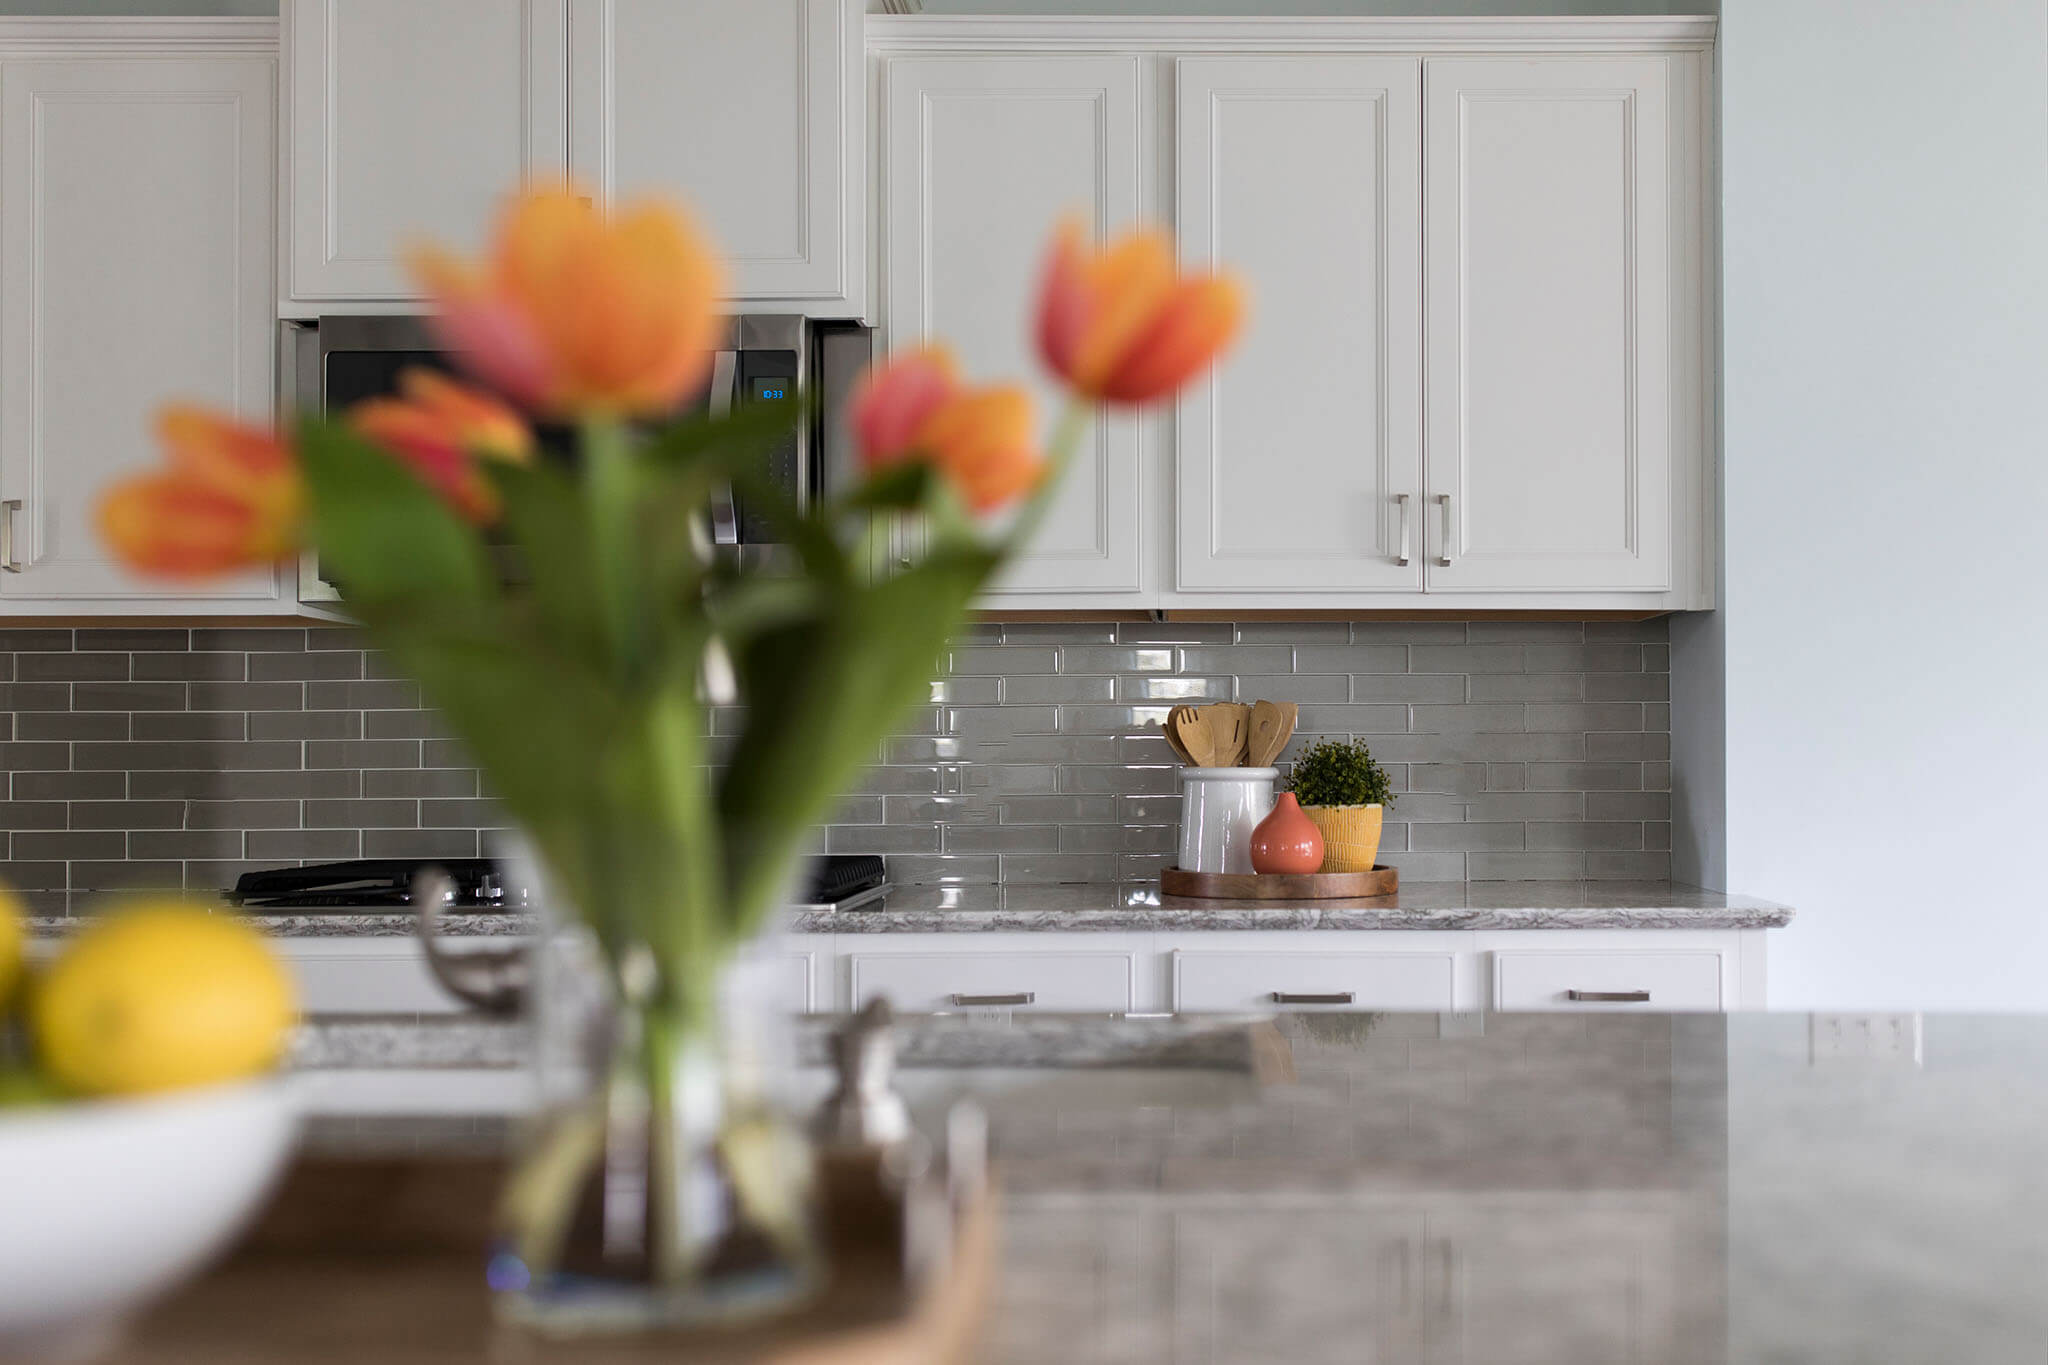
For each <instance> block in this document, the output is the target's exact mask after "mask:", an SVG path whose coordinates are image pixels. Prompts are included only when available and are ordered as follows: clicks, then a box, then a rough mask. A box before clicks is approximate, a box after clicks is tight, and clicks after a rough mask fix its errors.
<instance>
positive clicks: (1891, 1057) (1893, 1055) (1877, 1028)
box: [1807, 1014, 1920, 1066]
mask: <svg viewBox="0 0 2048 1365" xmlns="http://www.w3.org/2000/svg"><path fill="white" fill-rule="evenodd" d="M1807 1023H1808V1033H1807V1040H1808V1051H1807V1059H1808V1060H1809V1061H1810V1062H1812V1063H1813V1064H1814V1065H1815V1066H1818V1065H1820V1064H1821V1063H1822V1062H1838V1061H1844V1060H1847V1059H1850V1058H1857V1059H1861V1060H1864V1061H1873V1062H1905V1063H1908V1064H1909V1065H1912V1066H1918V1065H1920V1016H1919V1015H1918V1014H1813V1015H1808V1016H1807Z"/></svg>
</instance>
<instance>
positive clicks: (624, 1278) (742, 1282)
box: [488, 864, 820, 1335]
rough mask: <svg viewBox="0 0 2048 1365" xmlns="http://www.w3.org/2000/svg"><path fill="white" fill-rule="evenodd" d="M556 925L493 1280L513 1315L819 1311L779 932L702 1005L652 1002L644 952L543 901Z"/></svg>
mask: <svg viewBox="0 0 2048 1365" xmlns="http://www.w3.org/2000/svg"><path fill="white" fill-rule="evenodd" d="M527 875H528V876H529V882H528V884H529V885H535V884H536V881H537V879H534V878H533V876H532V873H531V868H530V864H529V871H528V874H527ZM536 899H537V900H538V901H539V903H540V904H541V905H542V906H543V907H548V906H553V905H555V904H557V903H558V902H556V901H554V900H553V898H551V897H549V896H547V895H545V894H542V895H539V896H538V897H536ZM541 922H542V928H541V930H540V932H539V933H537V935H536V937H535V940H534V948H533V972H532V977H531V982H532V990H531V996H530V1003H531V1010H532V1016H533V1026H534V1088H535V1094H536V1097H537V1105H536V1108H535V1110H534V1112H533V1114H532V1116H531V1118H530V1119H529V1120H528V1122H527V1125H526V1130H525V1132H524V1133H523V1134H522V1137H521V1140H520V1141H519V1143H518V1144H517V1152H516V1155H515V1159H514V1162H513V1166H512V1170H511V1173H510V1176H509V1179H508V1183H507V1186H506V1190H505V1195H504V1199H503V1202H502V1206H501V1209H500V1220H499V1226H500V1231H501V1235H500V1239H499V1241H498V1243H497V1245H496V1246H495V1247H494V1249H493V1253H492V1256H491V1260H490V1264H489V1270H488V1278H489V1283H490V1287H491V1289H492V1291H493V1297H494V1302H495V1304H496V1308H497V1312H498V1315H499V1317H500V1318H501V1319H502V1320H505V1321H508V1322H511V1323H516V1324H519V1325H521V1326H524V1327H528V1328H532V1329H535V1330H538V1331H540V1332H543V1333H545V1334H548V1335H578V1334H592V1333H625V1332H645V1331H652V1330H661V1329H664V1328H682V1327H689V1326H692V1325H701V1324H708V1323H730V1322H734V1321H744V1320H749V1319H755V1318H761V1317H768V1316H773V1315H775V1314H777V1313H781V1312H786V1311H789V1310H792V1309H794V1308H796V1307H798V1306H799V1305H801V1304H802V1303H804V1302H805V1301H806V1300H807V1299H808V1298H809V1297H810V1295H811V1294H812V1292H813V1291H814V1290H815V1288H816V1287H817V1285H818V1283H819V1279H820V1273H819V1272H820V1264H819V1243H818V1238H817V1233H816V1227H815V1218H814V1212H815V1204H814V1195H813V1179H812V1174H813V1173H812V1159H811V1151H810V1147H809V1144H808V1142H807V1141H806V1139H805V1137H804V1135H803V1132H802V1129H801V1127H800V1126H799V1125H798V1124H796V1123H795V1122H794V1121H793V1119H792V1118H791V1111H790V1107H789V1105H788V1102H787V1101H788V1098H789V1089H788V1087H789V1083H790V1078H791V1076H792V1074H793V1073H792V1067H793V1052H792V1046H791V1038H790V1031H789V1026H788V1019H787V1017H786V1015H785V1013H784V1011H783V1008H782V1002H781V1001H780V1000H779V999H778V997H777V993H776V990H775V985H776V980H777V976H776V969H777V968H778V967H779V966H780V965H781V959H780V955H779V954H775V953H774V952H773V951H772V944H773V942H774V936H772V935H771V936H768V937H764V938H763V939H761V940H759V941H757V942H755V943H752V944H747V945H742V946H741V947H740V948H739V949H738V950H737V951H735V952H734V953H733V954H732V955H731V957H730V958H729V959H728V960H727V961H726V962H725V963H724V964H723V966H722V968H721V969H719V970H718V971H717V972H716V973H715V974H712V973H707V978H708V979H709V980H710V982H711V986H710V988H709V989H708V991H707V992H706V994H707V995H708V996H709V999H708V1000H707V1001H705V1002H702V1003H701V1004H700V1006H699V1007H698V1008H697V1009H695V1010H694V1011H692V1012H690V1013H688V1014H685V1013H682V1012H680V1011H678V1010H675V1009H674V1008H672V1007H664V1006H660V1005H656V1004H654V1003H652V1002H651V1001H650V1000H649V999H648V998H646V993H645V992H644V991H643V990H642V989H641V987H642V982H643V979H644V977H645V975H646V974H647V973H649V972H651V971H652V970H653V967H652V956H651V954H650V953H649V952H648V951H647V950H646V949H645V947H644V945H633V944H626V945H612V946H611V949H610V951H606V950H605V948H604V947H602V946H601V945H600V943H599V941H598V939H597V937H596V936H595V935H594V934H593V933H592V932H591V931H590V929H589V928H588V927H587V926H586V925H585V924H584V923H583V922H582V921H581V920H579V919H577V918H575V917H571V916H564V915H560V914H556V913H552V912H551V911H549V910H546V909H544V910H543V912H542V914H541Z"/></svg>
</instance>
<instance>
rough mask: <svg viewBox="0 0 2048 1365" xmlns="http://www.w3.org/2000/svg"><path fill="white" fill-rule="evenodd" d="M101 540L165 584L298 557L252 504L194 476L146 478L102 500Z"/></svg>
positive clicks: (130, 481)
mask: <svg viewBox="0 0 2048 1365" xmlns="http://www.w3.org/2000/svg"><path fill="white" fill-rule="evenodd" d="M97 513H98V522H99V532H100V538H101V539H102V540H103V541H104V542H105V543H106V544H107V545H108V546H109V547H110V548H112V550H113V551H114V553H115V555H116V556H117V557H119V559H120V560H121V562H122V563H124V564H126V565H127V566H128V567H129V568H130V569H133V570H135V571H136V572H138V573H146V574H151V575H154V576H157V577H163V578H188V579H202V578H212V577H217V576H219V575H221V574H225V573H233V572H235V571H237V570H241V569H248V568H253V567H255V566H257V565H261V564H267V563H273V562H275V561H277V560H280V559H283V558H285V557H286V556H288V555H290V554H291V553H293V552H294V549H295V548H296V547H295V546H294V545H293V544H292V543H290V541H289V540H286V539H281V538H280V537H279V536H278V534H277V531H278V528H277V527H274V526H266V525H264V524H263V522H262V521H261V520H260V518H259V517H258V516H257V515H256V513H255V511H254V510H253V509H252V508H251V507H250V506H249V505H248V504H247V503H245V502H242V501H240V500H238V499H236V498H234V497H233V496H231V495H229V494H226V493H223V492H221V491H219V490H218V489H215V488H211V487H209V486H208V485H207V484H205V483H204V482H202V481H200V480H198V479H195V478H192V477H191V476H189V475H184V474H177V473H168V474H145V475H142V476H140V477H137V478H133V479H127V480H124V481H122V482H120V483H117V484H115V485H113V486H112V487H110V488H108V489H107V490H106V491H105V492H104V493H102V494H101V496H100V500H99V504H98V507H97Z"/></svg>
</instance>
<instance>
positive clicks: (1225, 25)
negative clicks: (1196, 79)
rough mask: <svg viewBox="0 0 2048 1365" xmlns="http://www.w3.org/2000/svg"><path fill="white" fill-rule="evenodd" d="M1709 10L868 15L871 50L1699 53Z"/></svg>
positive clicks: (1710, 26) (1710, 30) (1708, 35)
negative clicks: (1526, 14)
mask: <svg viewBox="0 0 2048 1365" xmlns="http://www.w3.org/2000/svg"><path fill="white" fill-rule="evenodd" d="M1718 28H1719V20H1718V19H1717V18H1716V17H1715V16H1713V15H1705V14H1698V15H1693V14H1686V15H1621V16H1599V15H1561V16H1557V17H1553V18H1533V19H1532V18H1507V17H1494V16H1459V17H1448V18H1445V17H1434V16H1413V17H1408V16H1402V17H1381V16H1371V17H1358V18H1319V17H1312V16H1300V15H1290V16H1283V17H1277V18H1249V19H1248V18H1217V17H1209V16H1203V15H1185V16H1144V17H1129V16H1122V15H970V14H959V15H933V14H914V15H904V14H870V15H868V16H867V44H868V48H869V50H870V51H876V52H884V53H900V52H959V51H988V50H992V49H993V50H1003V51H1011V52H1034V51H1050V52H1079V51H1091V52H1101V51H1105V50H1120V49H1140V50H1144V51H1148V52H1234V53H1241V54H1250V53H1281V52H1288V53H1292V52H1417V51H1429V52H1504V53H1511V52H1576V53H1589V52H1610V51H1612V52H1697V51H1700V50H1703V49H1707V48H1711V47H1712V46H1713V45H1714V36H1715V34H1716V32H1717V31H1718Z"/></svg>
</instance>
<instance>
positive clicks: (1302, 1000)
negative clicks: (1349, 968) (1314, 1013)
mask: <svg viewBox="0 0 2048 1365" xmlns="http://www.w3.org/2000/svg"><path fill="white" fill-rule="evenodd" d="M1352 999H1353V996H1352V993H1351V992H1350V991H1331V992H1329V993H1328V994H1325V995H1317V994H1315V993H1313V992H1307V991H1274V992H1273V1003H1274V1004H1276V1005H1348V1004H1350V1003H1351V1001H1352Z"/></svg>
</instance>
